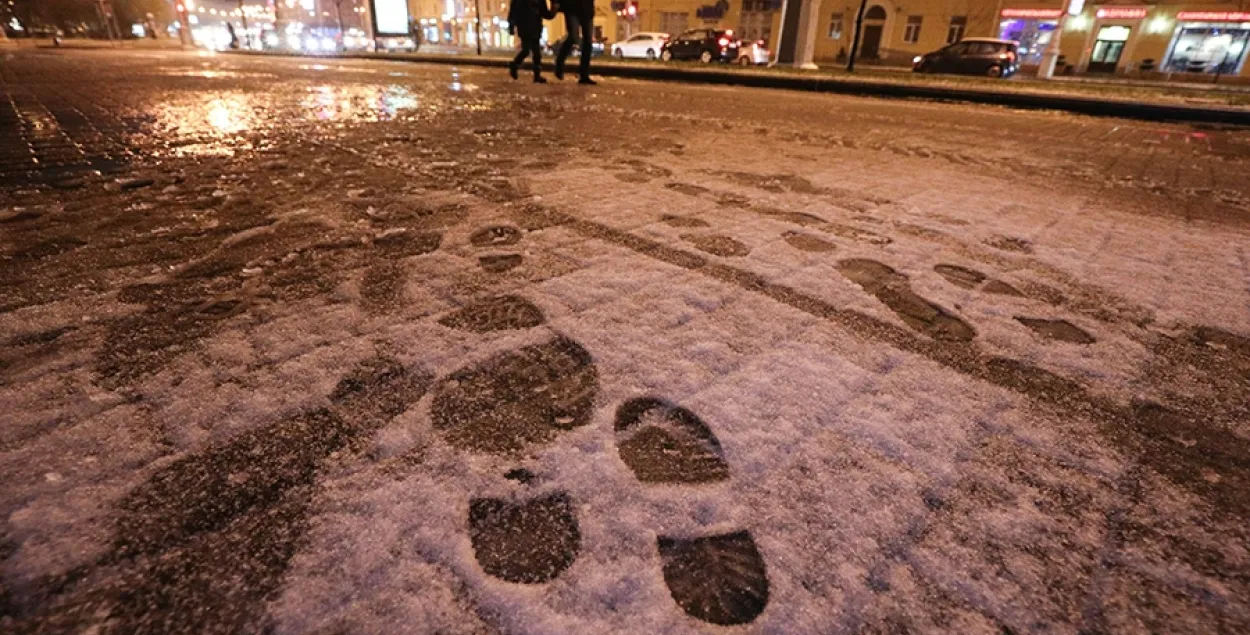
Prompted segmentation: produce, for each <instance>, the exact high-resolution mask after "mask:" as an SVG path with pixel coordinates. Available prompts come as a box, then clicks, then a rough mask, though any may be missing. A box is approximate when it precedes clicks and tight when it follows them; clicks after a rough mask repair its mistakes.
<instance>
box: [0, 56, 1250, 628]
mask: <svg viewBox="0 0 1250 635" xmlns="http://www.w3.org/2000/svg"><path fill="white" fill-rule="evenodd" d="M79 55H80V56H85V57H75V56H68V57H57V58H50V59H43V60H39V59H33V58H27V59H20V60H18V61H16V62H14V63H13V64H12V65H11V66H10V67H8V69H7V70H6V71H5V72H6V73H9V75H6V81H5V84H4V89H5V90H6V91H8V92H9V93H11V94H15V95H20V96H22V99H38V100H41V102H40V103H45V104H51V106H49V107H48V108H49V111H53V110H56V111H59V109H60V106H57V104H61V103H62V102H65V103H73V102H72V101H69V100H71V99H72V98H71V97H69V96H67V95H66V94H65V93H64V92H63V89H62V88H61V87H59V86H57V85H51V86H50V85H49V84H46V83H41V82H40V81H37V80H36V79H34V77H33V75H32V74H33V73H35V71H36V70H39V69H42V71H41V72H42V73H48V74H56V73H61V74H64V73H67V72H70V71H72V69H74V68H78V67H79V66H80V65H82V64H84V63H87V62H88V61H98V60H100V59H103V58H97V57H91V56H90V55H88V54H79ZM132 62H134V60H132ZM134 63H136V64H137V62H134ZM13 69H17V70H13ZM193 69H202V70H203V72H205V73H209V74H207V75H204V74H196V73H199V71H196V72H194V73H192V72H191V71H192V70H193ZM379 69H403V70H402V71H399V70H394V71H388V72H390V73H391V74H390V75H388V76H387V77H388V79H385V80H383V79H380V77H379V75H381V73H379V72H378V71H379ZM102 72H104V73H105V75H106V76H110V75H108V74H109V73H112V74H114V75H116V74H120V73H123V72H125V73H129V74H130V75H129V76H130V77H132V78H133V79H134V82H133V88H132V90H131V91H130V93H129V94H128V95H127V96H119V95H118V93H116V92H115V91H116V89H115V88H110V87H108V86H104V85H98V84H89V85H88V89H89V90H88V91H86V92H87V93H88V94H89V93H90V91H99V92H100V93H101V94H102V95H108V96H109V97H110V98H112V99H116V100H117V102H116V103H115V104H114V106H112V107H113V108H116V109H119V110H118V112H117V113H116V114H118V115H123V117H121V118H122V119H124V118H125V117H124V116H125V115H127V114H133V113H143V112H147V111H148V110H149V109H158V108H159V112H160V113H162V114H161V117H162V118H158V120H159V121H180V122H183V123H182V124H181V125H182V128H179V129H172V130H171V129H168V128H164V129H160V130H148V131H147V132H145V133H144V134H145V135H147V136H143V135H138V136H133V137H130V140H131V141H132V142H133V143H135V144H137V145H139V146H141V148H142V149H143V150H145V152H140V153H138V155H137V156H136V157H135V158H134V163H133V165H131V166H130V167H129V168H128V170H130V172H133V173H134V174H136V175H138V176H139V177H141V178H150V179H152V182H151V184H150V185H134V184H128V185H127V186H126V187H118V185H117V182H116V181H115V180H114V177H98V178H92V177H89V178H86V179H85V180H83V182H81V183H77V184H73V183H71V184H66V183H57V182H53V183H50V184H49V185H51V186H56V185H58V184H59V186H60V188H58V187H35V186H32V185H27V186H20V187H19V186H14V187H10V188H8V189H7V190H5V192H4V194H3V196H4V197H5V203H6V208H5V210H6V211H4V212H3V214H4V215H3V216H0V221H2V222H3V231H4V233H3V236H4V243H3V252H2V253H3V257H4V258H5V262H6V264H5V267H4V274H3V277H2V278H0V284H2V286H0V290H2V295H0V307H2V308H0V332H2V333H3V334H4V336H3V341H4V343H5V344H4V349H3V351H4V352H3V354H2V355H0V430H3V436H2V437H0V453H2V454H3V456H2V457H0V482H3V483H5V487H4V488H3V490H2V493H0V510H2V511H3V518H4V520H3V525H0V527H2V530H0V531H2V533H0V573H2V577H0V581H2V586H0V626H3V627H4V628H5V630H9V629H13V630H15V631H16V632H32V633H59V632H117V633H123V632H124V633H144V632H152V633H157V632H160V633H173V632H186V633H209V632H213V633H233V632H257V631H259V630H262V629H272V631H273V632H278V633H320V632H344V633H399V632H409V633H490V632H506V633H618V632H619V633H702V632H710V631H711V630H721V631H726V632H728V631H740V632H753V633H884V632H914V633H953V632H958V633H1002V632H1016V633H1025V632H1037V633H1078V632H1112V633H1136V632H1176V633H1182V632H1210V633H1216V632H1227V633H1234V632H1240V631H1244V630H1245V629H1246V628H1247V627H1248V626H1250V605H1247V603H1246V600H1245V598H1246V597H1247V595H1248V592H1250V583H1248V581H1247V572H1248V571H1250V536H1248V535H1247V533H1246V528H1245V526H1244V522H1242V519H1243V518H1244V517H1245V515H1246V514H1247V513H1248V512H1250V499H1248V498H1247V494H1246V492H1248V491H1250V489H1247V488H1248V487H1250V472H1248V471H1247V468H1246V465H1247V464H1248V463H1247V461H1248V460H1250V430H1248V429H1247V428H1246V422H1247V421H1250V412H1247V405H1246V404H1247V403H1250V338H1248V337H1247V334H1250V270H1248V269H1247V267H1246V264H1245V263H1246V256H1245V249H1246V247H1245V246H1246V245H1247V244H1250V242H1248V241H1247V239H1248V238H1250V236H1248V235H1247V234H1248V233H1250V232H1248V229H1247V228H1248V227H1250V226H1248V225H1247V224H1246V222H1245V216H1244V215H1245V213H1246V211H1247V210H1246V208H1245V207H1244V206H1242V207H1239V205H1241V203H1240V202H1239V201H1245V200H1247V198H1246V193H1245V192H1240V190H1239V189H1238V188H1243V189H1244V187H1245V183H1244V181H1243V182H1240V183H1238V182H1237V181H1236V180H1235V178H1233V177H1230V176H1229V174H1237V173H1242V174H1244V170H1245V166H1246V161H1247V158H1248V157H1250V154H1247V153H1242V152H1241V150H1239V148H1241V145H1243V138H1244V137H1243V136H1241V135H1244V133H1240V132H1238V131H1222V132H1220V133H1218V134H1213V135H1212V137H1213V138H1214V139H1215V141H1216V143H1214V144H1211V145H1207V146H1203V147H1199V148H1193V147H1190V146H1188V145H1185V146H1183V147H1182V146H1166V147H1165V149H1164V150H1158V149H1156V148H1155V146H1154V145H1149V146H1140V144H1135V143H1134V140H1137V141H1140V140H1142V139H1153V138H1154V133H1155V131H1154V130H1152V129H1151V128H1150V127H1148V126H1143V127H1136V128H1130V127H1124V126H1122V125H1121V124H1118V123H1116V122H1101V121H1090V120H1085V119H1079V118H1071V117H1065V116H1061V115H1055V114H1047V113H1040V114H1039V113H1033V114H1022V113H1013V112H1011V111H1005V110H998V109H968V108H961V107H957V106H951V105H937V104H910V103H893V102H878V101H869V100H853V99H842V98H837V99H835V98H829V97H823V96H812V95H788V94H782V93H766V92H733V91H732V90H730V89H709V88H700V87H671V86H652V85H647V84H639V83H628V82H611V83H608V84H607V85H606V86H604V87H601V88H599V89H595V90H593V91H589V92H588V91H578V90H576V89H575V87H563V86H556V87H551V88H550V89H547V88H539V87H531V86H525V87H516V88H514V87H512V86H510V85H506V84H505V83H504V82H503V81H501V78H496V77H494V76H493V75H488V74H485V73H479V72H476V71H474V72H466V73H463V75H457V76H455V77H454V78H453V81H451V82H449V81H448V80H447V78H446V77H445V76H444V75H446V72H447V71H446V70H444V69H423V68H422V67H414V66H397V65H376V64H356V65H352V64H345V65H343V66H342V67H341V68H338V69H324V68H323V69H318V68H300V67H299V66H297V65H296V64H294V63H285V62H276V61H251V60H246V61H234V60H228V61H219V60H218V61H206V62H201V61H197V60H195V59H194V58H182V57H170V58H168V59H166V58H161V63H160V65H156V63H155V62H151V63H148V65H147V66H141V67H139V68H138V69H135V68H128V69H127V70H125V71H123V70H122V67H121V66H120V65H113V66H109V65H105V66H104V68H103V70H102ZM188 73H190V74H188ZM260 73H272V74H275V75H278V76H283V77H286V78H288V80H289V81H288V82H287V83H286V84H284V85H281V86H279V85H266V84H265V83H258V81H257V79H256V77H257V76H258V74H260ZM399 73H402V75H396V74H399ZM170 77H177V78H181V79H179V80H178V81H180V82H189V83H187V84H177V85H175V87H174V88H172V89H170V88H168V87H167V82H169V81H171V80H170V79H169V78H170ZM544 91H546V92H544ZM708 94H712V95H719V96H727V95H734V96H737V97H736V99H738V102H739V105H740V107H739V108H738V109H737V110H736V111H734V112H728V111H726V110H724V109H721V108H717V107H715V106H714V105H709V104H708V103H707V101H698V99H697V98H699V97H702V96H706V95H708ZM117 104H120V105H117ZM298 113H311V115H310V116H309V117H302V116H295V115H296V114H298ZM201 124H203V126H201ZM1060 130H1063V131H1065V132H1064V134H1066V135H1068V136H1067V137H1066V139H1067V141H1068V142H1070V143H1071V144H1072V145H1071V147H1070V148H1067V149H1064V150H1062V151H1060V150H1052V151H1036V152H1031V153H1030V152H1024V151H1023V149H1024V148H1036V145H1035V144H1032V140H1033V139H1034V138H1035V137H1036V136H1038V135H1044V134H1047V133H1048V132H1049V133H1050V134H1058V132H1059V131H1060ZM987 131H992V132H995V133H996V134H997V137H995V136H991V135H990V134H989V133H988V132H987ZM67 134H78V133H77V132H75V131H74V130H70V131H69V132H67ZM136 134H137V133H136ZM1178 138H1180V137H1176V136H1175V135H1173V136H1171V137H1169V139H1171V140H1172V142H1175V143H1179V142H1177V141H1176V139H1178ZM192 142H194V143H192ZM1186 143H1187V142H1186ZM1139 146H1140V147H1139ZM83 147H84V148H86V146H85V145H84V146H83ZM188 148H190V149H193V150H194V152H187V151H185V150H187V149H188ZM88 149H89V148H88ZM1160 152H1163V153H1172V154H1174V155H1175V157H1176V159H1175V161H1176V163H1177V164H1178V165H1176V166H1174V167H1172V168H1169V169H1167V170H1164V172H1166V174H1164V175H1162V176H1160V175H1155V176H1150V175H1152V174H1154V170H1156V169H1157V168H1155V167H1153V166H1152V165H1151V164H1149V163H1148V162H1147V159H1148V158H1149V157H1151V156H1154V157H1156V158H1157V157H1158V155H1159V153H1160ZM1004 162H1012V163H1011V164H1012V165H1016V166H1020V167H1019V168H1018V169H1002V166H1003V165H1004ZM1194 164H1196V165H1199V166H1201V167H1202V169H1203V170H1206V172H1205V173H1204V175H1203V176H1202V177H1201V178H1202V179H1205V180H1207V181H1208V183H1207V184H1206V185H1205V186H1204V187H1205V189H1203V190H1202V191H1201V192H1196V191H1193V190H1192V189H1191V190H1184V189H1183V187H1182V186H1183V185H1184V184H1185V183H1188V181H1187V179H1190V178H1191V176H1189V175H1188V172H1187V170H1188V169H1189V168H1190V167H1192V165H1194ZM1117 166H1128V167H1127V168H1125V169H1127V170H1128V172H1129V173H1130V174H1132V175H1134V177H1133V179H1131V180H1132V182H1124V180H1123V179H1120V180H1119V181H1115V180H1113V181H1112V182H1110V183H1109V182H1107V180H1106V179H1105V178H1104V177H1105V176H1106V173H1107V172H1108V171H1110V173H1112V174H1114V173H1115V171H1116V170H1118V169H1120V168H1119V167H1117ZM1195 178H1196V177H1195ZM1161 180H1170V181H1172V182H1173V183H1174V185H1175V186H1176V187H1172V188H1168V187H1165V188H1159V187H1155V184H1156V183H1158V182H1161ZM1211 183H1214V185H1212V184H1211ZM1217 192H1218V193H1219V194H1218V196H1217ZM1239 192H1240V193H1239ZM1239 197H1240V198H1239ZM712 624H719V625H720V626H711V625H712Z"/></svg>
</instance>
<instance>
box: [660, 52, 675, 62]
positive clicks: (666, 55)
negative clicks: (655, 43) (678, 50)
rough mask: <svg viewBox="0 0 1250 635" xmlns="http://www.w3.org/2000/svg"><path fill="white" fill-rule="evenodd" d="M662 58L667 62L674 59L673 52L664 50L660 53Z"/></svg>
mask: <svg viewBox="0 0 1250 635" xmlns="http://www.w3.org/2000/svg"><path fill="white" fill-rule="evenodd" d="M660 59H662V60H664V61H665V62H671V61H673V52H672V51H664V52H663V53H660Z"/></svg>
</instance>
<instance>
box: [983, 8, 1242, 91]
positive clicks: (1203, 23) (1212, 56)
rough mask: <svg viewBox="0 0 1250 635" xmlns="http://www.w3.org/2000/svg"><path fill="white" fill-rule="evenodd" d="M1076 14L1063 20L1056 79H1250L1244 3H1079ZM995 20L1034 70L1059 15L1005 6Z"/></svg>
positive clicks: (999, 33) (1001, 33)
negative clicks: (1079, 76)
mask: <svg viewBox="0 0 1250 635" xmlns="http://www.w3.org/2000/svg"><path fill="white" fill-rule="evenodd" d="M1243 7H1244V8H1243ZM1073 9H1074V10H1070V11H1069V15H1067V16H1066V18H1065V19H1064V20H1063V29H1062V35H1061V36H1060V42H1059V44H1060V51H1061V57H1060V64H1059V66H1058V68H1057V70H1056V72H1057V73H1073V74H1075V73H1088V74H1103V75H1123V74H1163V75H1168V76H1172V77H1178V76H1179V77H1190V78H1205V77H1208V76H1210V77H1211V78H1212V79H1214V76H1216V75H1220V76H1241V77H1250V68H1247V64H1246V53H1247V51H1246V49H1247V46H1248V45H1250V5H1247V4H1246V3H1237V2H1226V3H1174V4H1172V3H1168V4H1164V3H1158V4H1149V5H1148V4H1127V3H1125V4H1088V5H1083V6H1082V5H1080V4H1079V3H1076V4H1075V5H1074V7H1073ZM999 15H1000V21H999V24H998V30H997V33H996V35H997V36H999V37H1004V38H1008V39H1013V40H1018V41H1019V42H1020V45H1021V61H1022V63H1023V64H1025V65H1037V64H1038V63H1040V62H1041V56H1042V52H1043V51H1044V50H1045V48H1046V45H1047V44H1048V43H1049V42H1050V39H1051V37H1052V36H1053V34H1054V32H1055V30H1056V29H1057V28H1058V26H1059V21H1060V18H1061V17H1063V8H1062V6H1061V4H1060V3H1059V2H1049V3H1047V2H1031V3H1023V2H1020V3H1018V2H1012V1H1011V0H1004V5H1003V7H1002V8H1001V9H1000V11H999Z"/></svg>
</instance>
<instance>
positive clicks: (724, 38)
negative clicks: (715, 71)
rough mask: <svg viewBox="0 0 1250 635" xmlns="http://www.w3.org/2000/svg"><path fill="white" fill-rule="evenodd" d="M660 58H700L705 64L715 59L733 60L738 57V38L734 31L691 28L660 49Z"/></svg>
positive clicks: (667, 59) (721, 60)
mask: <svg viewBox="0 0 1250 635" xmlns="http://www.w3.org/2000/svg"><path fill="white" fill-rule="evenodd" d="M660 59H662V60H664V61H665V62H667V61H669V60H699V61H700V62H703V63H704V64H708V63H711V62H712V61H713V60H715V61H718V62H733V61H737V59H738V38H736V37H734V32H733V31H717V30H714V29H690V30H689V31H686V32H685V33H682V34H681V35H678V36H677V37H674V38H672V39H670V40H669V41H668V43H667V44H665V45H664V49H663V50H661V51H660Z"/></svg>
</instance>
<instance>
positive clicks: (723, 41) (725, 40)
mask: <svg viewBox="0 0 1250 635" xmlns="http://www.w3.org/2000/svg"><path fill="white" fill-rule="evenodd" d="M720 45H721V46H729V38H727V37H723V38H721V39H720Z"/></svg>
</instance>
